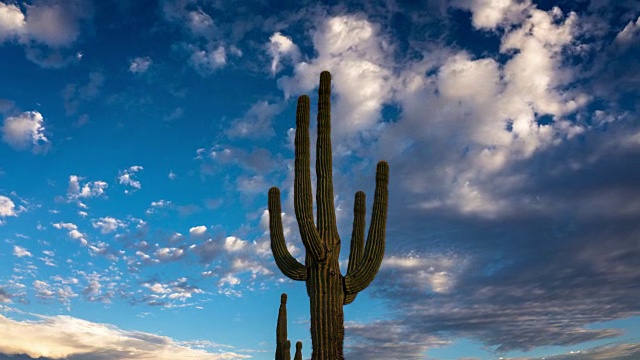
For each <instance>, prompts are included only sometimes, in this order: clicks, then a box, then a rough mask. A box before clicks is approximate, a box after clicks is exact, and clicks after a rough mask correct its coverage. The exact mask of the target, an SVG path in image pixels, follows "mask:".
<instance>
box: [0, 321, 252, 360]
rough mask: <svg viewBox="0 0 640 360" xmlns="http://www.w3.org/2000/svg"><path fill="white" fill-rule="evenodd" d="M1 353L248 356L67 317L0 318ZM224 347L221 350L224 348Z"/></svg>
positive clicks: (205, 359)
mask: <svg viewBox="0 0 640 360" xmlns="http://www.w3.org/2000/svg"><path fill="white" fill-rule="evenodd" d="M0 324H2V326H0V329H1V330H0V331H1V332H2V336H1V340H0V353H2V354H5V355H8V356H12V355H22V354H26V355H28V356H30V357H32V358H40V357H42V358H46V359H62V358H65V359H70V358H82V359H105V358H109V359H131V360H134V359H136V360H137V359H140V360H143V359H145V360H150V359H158V360H165V359H167V360H168V359H175V358H176V357H178V358H197V359H202V360H222V359H244V358H250V357H251V356H249V355H243V354H238V353H234V352H230V351H229V348H230V347H229V346H226V345H225V346H220V349H218V351H216V352H215V353H211V352H207V351H204V350H201V349H192V348H190V347H188V346H185V345H183V344H182V343H180V342H178V341H175V340H173V339H171V338H168V337H165V336H158V335H154V334H149V333H143V332H136V331H125V330H121V329H118V328H117V327H115V326H113V325H109V324H100V323H93V322H90V321H86V320H82V319H78V318H74V317H70V316H55V317H47V316H38V317H37V320H35V321H17V320H13V319H10V318H7V317H5V316H2V315H0ZM223 348H224V349H223Z"/></svg>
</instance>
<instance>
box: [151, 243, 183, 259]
mask: <svg viewBox="0 0 640 360" xmlns="http://www.w3.org/2000/svg"><path fill="white" fill-rule="evenodd" d="M154 255H155V256H156V258H157V259H158V261H160V262H170V261H177V260H180V259H182V258H183V257H184V255H185V251H184V250H183V249H180V248H175V247H164V248H159V249H158V250H156V252H155V253H154Z"/></svg>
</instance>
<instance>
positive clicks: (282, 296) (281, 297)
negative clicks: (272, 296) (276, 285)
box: [280, 293, 287, 304]
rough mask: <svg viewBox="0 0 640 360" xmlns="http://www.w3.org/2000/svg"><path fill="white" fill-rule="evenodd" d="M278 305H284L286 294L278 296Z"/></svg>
mask: <svg viewBox="0 0 640 360" xmlns="http://www.w3.org/2000/svg"><path fill="white" fill-rule="evenodd" d="M280 303H281V304H286V303H287V294H285V293H282V295H280Z"/></svg>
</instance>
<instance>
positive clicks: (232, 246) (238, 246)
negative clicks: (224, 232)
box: [224, 236, 247, 252]
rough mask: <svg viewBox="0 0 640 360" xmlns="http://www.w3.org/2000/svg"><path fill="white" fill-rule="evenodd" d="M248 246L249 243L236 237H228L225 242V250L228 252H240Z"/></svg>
mask: <svg viewBox="0 0 640 360" xmlns="http://www.w3.org/2000/svg"><path fill="white" fill-rule="evenodd" d="M246 246H247V242H246V241H244V240H242V239H240V238H237V237H235V236H228V237H227V238H226V239H225V240H224V249H225V250H227V251H228V252H238V251H241V250H242V249H244V248H245V247H246Z"/></svg>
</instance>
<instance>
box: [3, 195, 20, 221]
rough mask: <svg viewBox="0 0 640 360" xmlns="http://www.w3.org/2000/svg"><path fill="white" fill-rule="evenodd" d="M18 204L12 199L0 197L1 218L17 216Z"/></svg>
mask: <svg viewBox="0 0 640 360" xmlns="http://www.w3.org/2000/svg"><path fill="white" fill-rule="evenodd" d="M15 209H16V204H14V203H13V201H11V199H10V198H8V197H6V196H3V195H0V218H3V217H7V216H17V214H16V210H15Z"/></svg>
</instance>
